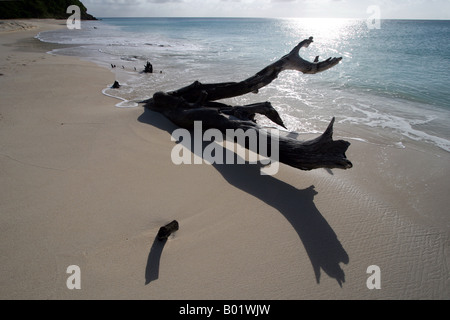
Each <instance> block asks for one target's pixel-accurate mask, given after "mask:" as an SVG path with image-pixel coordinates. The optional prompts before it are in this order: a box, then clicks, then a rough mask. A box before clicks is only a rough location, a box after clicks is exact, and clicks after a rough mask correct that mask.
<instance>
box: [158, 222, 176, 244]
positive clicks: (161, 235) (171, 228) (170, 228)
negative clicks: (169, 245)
mask: <svg viewBox="0 0 450 320" xmlns="http://www.w3.org/2000/svg"><path fill="white" fill-rule="evenodd" d="M178 227H179V226H178V221H176V220H173V221H172V222H171V223H169V224H166V225H165V226H163V227H161V228H159V231H158V234H157V237H158V240H159V241H163V240H167V238H168V237H169V236H170V235H171V234H172V233H173V232H175V231H177V230H178Z"/></svg>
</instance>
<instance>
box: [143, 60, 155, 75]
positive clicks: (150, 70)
mask: <svg viewBox="0 0 450 320" xmlns="http://www.w3.org/2000/svg"><path fill="white" fill-rule="evenodd" d="M144 72H145V73H153V65H152V64H151V63H150V62H148V61H147V63H146V64H145V66H144Z"/></svg>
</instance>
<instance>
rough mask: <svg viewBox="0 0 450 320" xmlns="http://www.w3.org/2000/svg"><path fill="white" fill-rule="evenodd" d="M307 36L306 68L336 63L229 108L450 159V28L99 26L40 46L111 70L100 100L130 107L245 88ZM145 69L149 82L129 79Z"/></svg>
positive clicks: (228, 21)
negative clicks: (205, 88)
mask: <svg viewBox="0 0 450 320" xmlns="http://www.w3.org/2000/svg"><path fill="white" fill-rule="evenodd" d="M309 36H313V37H314V43H313V44H312V45H311V46H310V47H309V48H307V49H302V51H301V55H302V56H303V57H304V58H307V59H311V60H313V59H314V57H315V56H316V55H320V57H321V59H326V58H328V57H334V56H342V57H343V60H342V62H341V64H339V65H338V66H336V67H335V68H333V69H330V70H328V71H326V72H324V73H321V74H317V75H302V74H299V73H298V72H295V71H292V72H291V71H288V72H283V73H282V74H281V75H280V76H279V78H278V79H276V80H275V81H274V82H273V83H272V84H270V85H269V86H267V87H265V88H263V89H262V90H261V91H260V93H259V94H258V95H252V94H251V95H247V96H243V97H239V98H234V99H232V101H231V102H232V103H237V104H238V103H253V102H256V101H265V100H269V101H271V102H272V104H273V105H274V106H275V108H277V109H278V110H279V111H280V112H281V113H282V114H283V119H284V120H285V122H286V123H287V126H288V129H289V130H293V131H299V132H319V131H322V130H323V127H324V123H326V122H328V121H329V120H330V119H331V117H332V116H336V120H337V123H349V124H355V125H358V126H364V127H370V128H375V129H382V130H387V131H389V132H392V133H393V134H395V137H396V139H397V141H395V142H397V143H398V145H402V143H403V142H404V141H406V140H407V139H413V140H415V141H420V142H424V143H428V144H432V145H434V146H436V147H439V148H441V149H444V150H446V151H449V152H450V90H449V88H448V86H449V83H450V54H449V53H450V21H412V20H411V21H409V20H382V21H381V25H380V29H369V28H368V26H367V24H366V21H364V20H343V19H243V18H242V19H240V18H236V19H232V18H220V19H218V18H105V19H103V20H102V21H93V22H83V23H82V30H60V31H54V32H47V33H43V34H40V35H39V38H40V39H41V40H42V41H48V42H57V43H67V44H73V45H74V47H73V48H69V49H62V50H57V52H56V53H59V54H67V55H76V56H81V57H85V58H88V59H92V60H95V61H97V62H98V63H100V64H102V65H104V66H106V67H110V64H111V63H113V64H115V65H117V66H118V67H117V68H115V69H114V70H113V71H114V72H115V73H116V78H117V79H118V80H119V82H121V83H123V84H124V85H123V87H122V88H121V89H120V90H112V89H110V90H109V89H105V90H104V92H105V94H110V95H114V96H116V97H119V98H121V99H123V100H125V101H124V102H121V103H120V104H118V106H128V107H132V106H136V104H135V103H133V101H138V100H142V99H145V98H148V97H150V96H152V95H153V93H154V92H155V91H159V90H173V89H177V88H180V87H182V86H185V85H187V84H190V83H191V82H193V81H194V80H199V81H201V82H218V81H239V80H243V79H245V78H246V77H248V76H250V75H253V74H254V73H256V72H257V71H259V70H260V69H262V68H263V67H264V66H266V65H268V64H269V63H271V62H272V61H275V60H276V59H278V58H280V57H281V56H283V55H284V54H286V53H287V52H289V51H290V50H291V49H292V47H293V46H295V45H296V44H297V43H298V42H299V41H301V40H303V39H305V38H308V37H309ZM147 60H148V61H150V62H151V63H152V64H153V67H154V69H155V71H156V73H155V74H152V75H142V74H139V73H138V72H137V71H141V70H142V69H143V65H144V63H145V62H146V61H147ZM122 67H123V68H122ZM134 68H136V71H134ZM160 71H162V73H159V72H160ZM263 123H264V122H263ZM267 124H268V123H267Z"/></svg>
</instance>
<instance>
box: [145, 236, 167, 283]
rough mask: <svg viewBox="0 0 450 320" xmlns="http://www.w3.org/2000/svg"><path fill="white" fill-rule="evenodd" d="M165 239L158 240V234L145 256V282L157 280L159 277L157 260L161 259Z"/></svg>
mask: <svg viewBox="0 0 450 320" xmlns="http://www.w3.org/2000/svg"><path fill="white" fill-rule="evenodd" d="M166 242H167V240H162V241H161V240H158V236H156V237H155V240H154V241H153V245H152V248H151V249H150V253H149V254H148V258H147V265H146V267H145V284H149V283H150V282H152V281H154V280H157V279H158V278H159V262H160V261H161V254H162V252H163V249H164V246H165V245H166Z"/></svg>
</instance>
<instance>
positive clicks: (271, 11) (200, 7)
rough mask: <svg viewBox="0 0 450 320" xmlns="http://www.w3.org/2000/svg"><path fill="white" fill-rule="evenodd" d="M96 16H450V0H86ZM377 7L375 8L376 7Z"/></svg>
mask: <svg viewBox="0 0 450 320" xmlns="http://www.w3.org/2000/svg"><path fill="white" fill-rule="evenodd" d="M82 2H83V4H84V5H85V6H86V7H87V9H88V13H90V14H92V15H94V16H96V17H269V18H306V17H308V18H360V19H367V18H369V17H370V16H371V15H373V14H379V15H380V18H381V19H446V20H450V0H82ZM374 8H375V9H374Z"/></svg>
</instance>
